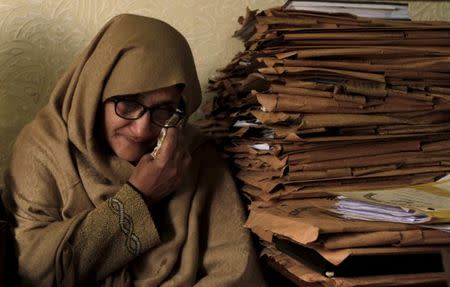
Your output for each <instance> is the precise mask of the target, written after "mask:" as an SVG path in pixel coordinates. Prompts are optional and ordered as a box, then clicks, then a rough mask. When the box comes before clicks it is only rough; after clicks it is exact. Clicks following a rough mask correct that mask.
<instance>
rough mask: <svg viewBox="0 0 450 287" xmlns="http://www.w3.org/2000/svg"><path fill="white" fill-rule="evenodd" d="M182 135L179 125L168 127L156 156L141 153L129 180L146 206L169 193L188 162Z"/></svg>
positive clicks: (178, 181)
mask: <svg viewBox="0 0 450 287" xmlns="http://www.w3.org/2000/svg"><path fill="white" fill-rule="evenodd" d="M181 137H182V136H181V133H180V130H179V129H178V128H168V129H167V133H166V138H165V139H164V141H163V142H162V144H161V147H160V149H159V151H158V155H157V156H156V158H153V157H152V155H151V154H150V153H148V154H145V155H144V156H142V157H141V159H140V160H139V163H138V164H137V165H136V168H135V169H134V171H133V173H132V174H131V176H130V178H129V180H128V181H129V182H130V183H131V184H132V185H134V186H135V187H136V188H137V189H139V190H140V191H141V192H142V194H143V195H144V197H145V198H144V199H145V201H146V202H147V204H148V205H152V204H154V203H157V202H158V201H160V200H161V199H162V198H164V197H166V196H167V195H169V194H170V193H172V192H173V191H174V190H175V188H176V187H177V186H178V185H179V184H180V182H181V179H182V178H183V176H184V173H185V172H186V170H187V168H188V166H189V165H190V163H191V155H190V153H189V152H188V150H187V147H186V146H185V144H184V143H183V141H182V140H181Z"/></svg>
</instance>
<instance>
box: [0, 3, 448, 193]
mask: <svg viewBox="0 0 450 287" xmlns="http://www.w3.org/2000/svg"><path fill="white" fill-rule="evenodd" d="M284 2H285V1H284V0H182V1H178V0H173V1H167V0H151V1H149V0H0V67H1V68H0V135H1V136H0V174H3V171H4V168H5V165H6V162H7V156H8V152H9V150H10V147H11V145H12V143H13V141H14V138H15V136H16V135H17V133H18V131H19V130H20V129H21V127H22V126H23V125H24V124H25V123H27V122H28V121H30V120H31V119H32V118H33V116H34V115H35V113H36V111H37V110H38V109H39V108H40V107H42V106H43V105H44V104H45V103H46V101H47V99H48V95H49V94H50V92H51V90H52V88H53V86H54V85H55V82H56V81H57V79H58V77H59V76H60V75H61V74H62V73H63V72H64V70H65V68H66V67H67V66H68V64H69V63H70V62H71V60H72V58H73V57H74V55H76V54H77V53H78V52H79V51H81V49H83V48H84V47H85V46H86V45H87V43H88V42H89V40H90V39H91V38H92V37H93V36H94V34H95V33H96V32H97V31H98V30H99V29H100V28H101V26H102V25H103V24H104V23H105V22H106V21H107V20H108V19H110V18H111V17H113V16H114V15H117V14H120V13H135V14H141V15H146V16H152V17H156V18H160V19H162V20H164V21H166V22H168V23H170V24H171V25H173V26H174V27H175V28H176V29H178V30H179V31H180V32H182V33H183V34H184V35H185V36H186V38H187V39H188V41H189V43H190V44H191V47H192V50H193V54H194V57H195V60H196V64H197V68H198V73H199V77H200V81H201V84H202V87H203V89H204V90H205V87H206V85H207V78H208V76H211V75H213V74H214V71H215V70H216V69H218V68H220V67H222V66H224V65H226V64H227V63H228V62H229V61H230V60H231V58H232V57H233V55H234V54H235V53H236V52H237V51H239V50H240V49H242V43H241V42H240V41H238V40H236V39H234V38H232V35H233V32H234V31H235V30H236V29H237V28H239V24H238V23H237V18H238V17H239V16H240V15H244V14H245V9H246V7H250V8H251V9H264V8H267V7H273V6H277V5H282V4H283V3H284ZM410 15H411V16H412V18H413V19H415V20H447V21H450V1H411V2H410ZM0 182H1V181H0ZM1 185H2V184H1V183H0V186H1Z"/></svg>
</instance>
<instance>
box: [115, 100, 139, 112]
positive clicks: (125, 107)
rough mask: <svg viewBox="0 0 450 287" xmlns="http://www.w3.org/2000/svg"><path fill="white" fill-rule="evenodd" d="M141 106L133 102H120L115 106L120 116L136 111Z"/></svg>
mask: <svg viewBox="0 0 450 287" xmlns="http://www.w3.org/2000/svg"><path fill="white" fill-rule="evenodd" d="M141 108H142V106H141V105H140V104H138V103H136V102H134V101H120V102H118V104H117V109H118V110H119V112H120V113H121V114H128V113H132V112H135V111H138V110H140V109H141Z"/></svg>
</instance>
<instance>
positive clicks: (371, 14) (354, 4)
mask: <svg viewBox="0 0 450 287" xmlns="http://www.w3.org/2000/svg"><path fill="white" fill-rule="evenodd" d="M283 8H284V10H303V11H316V12H326V13H327V12H328V13H347V14H353V15H356V16H359V17H368V18H382V19H409V16H408V4H407V3H389V2H380V1H323V0H314V1H305V0H290V1H288V2H286V4H285V5H284V6H283Z"/></svg>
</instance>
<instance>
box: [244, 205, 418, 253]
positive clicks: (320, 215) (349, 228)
mask: <svg viewBox="0 0 450 287" xmlns="http://www.w3.org/2000/svg"><path fill="white" fill-rule="evenodd" d="M333 205H334V200H331V199H304V200H289V201H283V202H279V203H274V204H273V206H271V207H267V208H255V206H256V205H255V204H252V206H251V208H250V209H251V210H250V215H249V218H248V220H247V222H246V223H245V226H246V227H247V228H250V229H251V230H252V231H254V232H255V233H257V234H258V231H260V230H264V231H266V232H270V234H272V235H282V236H283V237H285V238H289V239H290V240H292V241H294V242H297V243H299V244H310V243H313V242H315V241H316V240H318V238H319V235H322V234H329V233H341V232H374V231H386V230H391V231H394V230H395V231H398V230H410V229H416V227H414V226H412V225H407V224H398V223H386V222H367V221H359V220H346V219H341V218H340V217H339V216H336V215H335V214H332V213H330V212H328V211H327V208H331V207H332V206H333ZM267 234H268V233H266V234H265V237H266V238H267ZM258 235H259V234H258Z"/></svg>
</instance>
